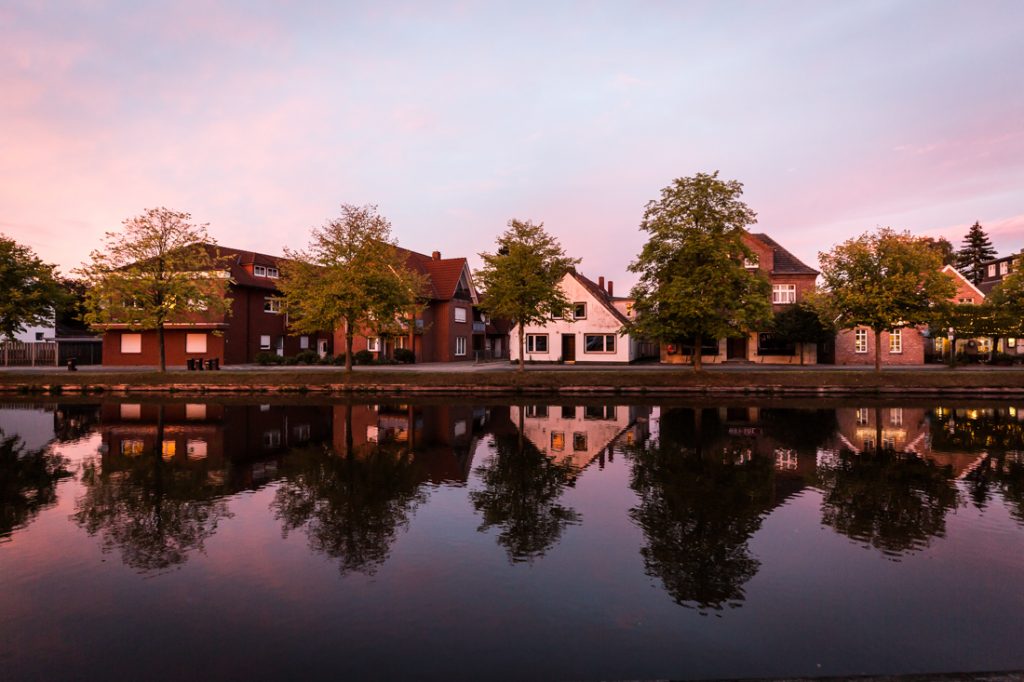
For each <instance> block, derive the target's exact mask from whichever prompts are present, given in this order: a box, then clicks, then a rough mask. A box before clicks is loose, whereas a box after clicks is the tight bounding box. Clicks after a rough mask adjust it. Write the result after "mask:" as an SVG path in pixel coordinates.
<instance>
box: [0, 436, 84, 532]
mask: <svg viewBox="0 0 1024 682" xmlns="http://www.w3.org/2000/svg"><path fill="white" fill-rule="evenodd" d="M68 476H71V472H70V471H68V470H67V459H66V458H64V457H62V456H61V455H57V454H54V453H53V452H51V451H50V449H49V448H43V449H41V450H34V451H28V450H26V449H25V443H24V442H23V441H22V440H21V438H20V437H18V436H5V435H3V433H0V542H4V541H6V540H7V539H9V538H10V536H11V534H12V532H13V531H14V530H15V529H17V528H21V527H23V526H25V525H26V524H28V523H29V521H31V520H32V519H34V518H35V517H36V516H37V515H38V514H39V512H40V511H42V510H43V509H45V508H46V507H49V506H51V505H53V504H56V502H57V483H58V482H60V480H61V479H63V478H66V477H68Z"/></svg>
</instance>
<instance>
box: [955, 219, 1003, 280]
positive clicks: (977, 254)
mask: <svg viewBox="0 0 1024 682" xmlns="http://www.w3.org/2000/svg"><path fill="white" fill-rule="evenodd" d="M995 257H996V250H995V248H993V246H992V240H990V239H989V238H988V235H987V234H985V230H983V229H982V227H981V223H979V222H975V223H974V224H973V225H971V227H970V229H969V230H967V234H966V235H964V240H963V242H962V244H961V246H960V250H959V251H957V253H956V269H957V270H959V271H960V272H962V273H963V274H964V276H965V277H967V279H969V280H971V281H972V282H974V283H975V284H977V283H978V282H980V281H981V280H982V278H983V277H984V276H985V269H984V268H983V267H982V263H984V262H985V261H987V260H992V259H993V258H995Z"/></svg>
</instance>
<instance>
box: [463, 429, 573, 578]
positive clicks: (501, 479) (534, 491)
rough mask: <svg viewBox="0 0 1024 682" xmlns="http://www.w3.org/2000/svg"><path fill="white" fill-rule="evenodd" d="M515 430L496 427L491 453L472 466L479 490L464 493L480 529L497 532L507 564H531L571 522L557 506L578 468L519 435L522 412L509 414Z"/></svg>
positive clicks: (569, 514) (568, 511) (567, 511)
mask: <svg viewBox="0 0 1024 682" xmlns="http://www.w3.org/2000/svg"><path fill="white" fill-rule="evenodd" d="M514 413H515V415H516V417H517V422H518V425H519V426H518V429H500V430H497V431H496V433H495V435H494V441H493V446H492V453H491V455H490V456H489V457H488V458H487V460H486V461H485V462H484V463H483V464H482V465H481V466H480V467H478V468H477V470H476V474H477V475H478V476H479V477H480V483H481V485H482V487H481V488H479V489H477V490H473V491H471V492H470V493H469V497H470V500H471V501H472V502H473V506H474V507H475V508H476V511H477V512H478V513H479V514H480V515H481V516H482V517H483V522H482V523H481V524H480V530H481V531H487V530H489V529H491V528H494V527H496V528H498V529H499V532H498V543H499V544H501V546H503V547H504V548H505V551H506V552H507V553H508V558H509V561H510V562H512V563H519V562H524V561H525V562H532V561H533V560H534V559H536V558H538V557H541V556H543V555H544V553H545V552H547V550H548V549H550V548H551V547H552V546H553V545H554V544H555V543H557V542H558V539H559V538H560V537H561V535H562V531H563V530H565V528H566V527H567V526H569V525H571V524H576V523H579V522H580V516H579V514H578V513H576V511H575V510H573V509H571V508H569V507H566V506H563V505H561V504H559V502H558V500H559V498H560V497H561V496H562V493H563V492H564V490H565V488H566V486H567V485H570V484H571V483H572V482H573V481H574V479H575V477H576V475H577V473H578V471H579V469H578V468H577V466H576V465H575V464H574V463H573V461H572V460H571V459H554V458H549V457H548V456H546V455H545V454H544V453H543V452H541V451H540V449H538V447H537V446H536V445H534V443H533V442H532V441H531V440H530V439H529V438H527V437H526V436H525V435H524V414H523V411H522V410H518V409H516V410H514Z"/></svg>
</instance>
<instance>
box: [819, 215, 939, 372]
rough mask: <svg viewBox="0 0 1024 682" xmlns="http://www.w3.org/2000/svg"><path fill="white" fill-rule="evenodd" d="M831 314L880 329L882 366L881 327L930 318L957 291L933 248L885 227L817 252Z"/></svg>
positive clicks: (848, 324) (845, 323) (844, 323)
mask: <svg viewBox="0 0 1024 682" xmlns="http://www.w3.org/2000/svg"><path fill="white" fill-rule="evenodd" d="M818 259H819V262H820V263H821V276H822V280H823V284H824V287H823V288H824V296H823V298H822V299H821V300H822V301H823V303H824V305H825V306H826V310H827V313H826V314H827V315H828V316H830V317H831V319H834V320H835V323H836V326H838V327H839V328H841V329H853V328H854V327H861V326H863V327H869V328H870V329H871V330H872V331H874V333H875V369H876V370H881V347H882V341H881V332H883V331H886V330H891V329H896V328H900V327H907V326H911V325H915V324H924V323H926V322H928V321H929V319H930V317H931V315H932V309H933V306H934V305H935V304H938V303H941V302H943V301H946V300H947V299H948V298H949V297H951V296H952V295H953V293H954V291H955V288H956V287H955V285H954V283H953V280H952V278H950V277H949V276H947V275H946V274H945V273H943V272H942V271H941V268H942V261H941V258H940V257H939V255H938V254H937V253H936V252H935V250H934V249H932V248H930V247H929V246H928V244H927V243H926V242H924V241H922V240H921V239H919V238H915V237H912V236H911V235H910V234H909V233H907V232H896V231H894V230H892V229H890V228H883V229H880V230H878V231H876V232H875V233H873V234H872V233H864V234H862V235H861V236H859V237H855V238H853V239H849V240H847V241H845V242H843V243H842V244H839V245H838V246H835V247H834V248H833V249H832V250H831V251H826V252H822V253H819V254H818Z"/></svg>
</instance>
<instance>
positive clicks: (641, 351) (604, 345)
mask: <svg viewBox="0 0 1024 682" xmlns="http://www.w3.org/2000/svg"><path fill="white" fill-rule="evenodd" d="M559 286H561V288H562V291H563V292H565V296H566V298H568V299H569V301H571V302H572V310H571V311H570V313H569V314H568V315H566V316H565V317H564V318H560V319H552V320H549V321H548V322H547V323H546V324H543V325H530V326H528V327H526V330H525V336H526V343H525V344H524V348H525V351H524V352H525V359H526V361H527V362H575V363H582V362H621V363H627V362H633V361H634V360H637V359H639V358H641V357H647V356H649V355H651V354H652V349H651V345H650V344H647V343H643V342H641V341H640V340H639V339H636V338H634V337H632V336H630V335H628V334H627V335H620V334H619V330H620V329H622V327H623V325H625V324H626V323H628V322H629V319H630V317H632V315H633V311H632V303H633V301H632V299H629V298H622V297H618V298H617V297H615V296H614V295H613V286H612V282H608V286H607V289H606V288H605V283H604V277H600V278H598V281H597V282H594V281H592V280H589V279H587V278H586V277H584V276H583V275H581V274H580V273H578V272H576V271H575V270H570V271H569V272H567V273H566V274H565V276H564V277H563V278H562V281H561V283H560V284H559ZM509 343H510V344H511V359H512V361H513V362H518V361H519V327H518V326H517V327H515V328H513V329H512V332H511V334H510V338H509ZM653 354H654V355H656V354H657V349H654V350H653Z"/></svg>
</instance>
